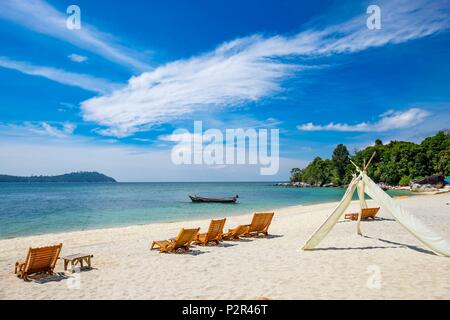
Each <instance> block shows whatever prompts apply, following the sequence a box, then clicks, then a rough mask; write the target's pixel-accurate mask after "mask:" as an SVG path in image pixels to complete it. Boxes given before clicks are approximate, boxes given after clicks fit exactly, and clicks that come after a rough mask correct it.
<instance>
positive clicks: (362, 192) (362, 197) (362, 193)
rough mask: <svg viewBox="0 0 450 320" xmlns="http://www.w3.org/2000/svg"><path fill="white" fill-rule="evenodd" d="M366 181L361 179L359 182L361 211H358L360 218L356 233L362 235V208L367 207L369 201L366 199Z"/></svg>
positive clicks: (357, 222)
mask: <svg viewBox="0 0 450 320" xmlns="http://www.w3.org/2000/svg"><path fill="white" fill-rule="evenodd" d="M364 187H365V185H364V182H363V181H362V180H360V181H359V182H358V187H357V188H358V198H359V212H358V220H357V221H356V234H358V235H360V236H362V232H361V217H362V210H363V209H365V208H367V203H366V199H365V190H364Z"/></svg>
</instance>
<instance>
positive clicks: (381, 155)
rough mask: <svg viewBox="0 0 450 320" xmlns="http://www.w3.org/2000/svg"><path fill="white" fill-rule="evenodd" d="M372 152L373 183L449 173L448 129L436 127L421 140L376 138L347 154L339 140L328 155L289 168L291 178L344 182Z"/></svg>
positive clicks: (403, 183)
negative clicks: (367, 145)
mask: <svg viewBox="0 0 450 320" xmlns="http://www.w3.org/2000/svg"><path fill="white" fill-rule="evenodd" d="M374 151H375V152H376V154H375V157H374V159H373V160H372V163H371V165H370V166H369V168H368V174H369V176H370V177H371V178H372V179H373V180H374V181H375V182H377V183H384V184H386V185H391V186H394V185H400V186H407V185H409V183H410V181H411V180H413V179H421V178H423V177H426V176H429V175H433V174H440V175H444V176H450V133H449V131H440V132H438V133H437V134H436V135H434V136H431V137H428V138H426V139H424V140H423V141H422V142H421V143H419V144H416V143H413V142H405V141H391V142H389V143H388V144H383V142H382V141H381V140H379V139H377V140H376V141H375V143H374V145H373V146H369V147H367V148H365V149H363V150H359V151H355V153H354V154H353V155H351V154H350V153H349V151H348V149H347V147H346V146H345V145H343V144H339V145H337V146H336V148H335V150H334V152H333V154H332V157H331V159H322V158H320V157H316V158H315V159H314V160H313V161H312V162H311V163H309V164H308V165H307V166H306V167H305V168H303V169H299V168H294V169H292V170H291V178H290V180H291V182H292V183H294V182H303V183H307V184H310V185H313V186H324V185H329V184H333V185H336V186H341V185H346V184H348V183H349V182H350V181H351V179H352V173H353V172H354V167H353V165H352V164H351V163H350V160H352V161H353V162H354V163H356V164H362V163H363V161H364V159H365V160H366V161H367V160H368V159H369V158H370V157H371V156H372V154H373V153H374Z"/></svg>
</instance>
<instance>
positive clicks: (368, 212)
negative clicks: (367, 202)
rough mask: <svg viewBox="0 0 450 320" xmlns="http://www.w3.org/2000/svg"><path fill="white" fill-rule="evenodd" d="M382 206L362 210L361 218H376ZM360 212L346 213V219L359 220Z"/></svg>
mask: <svg viewBox="0 0 450 320" xmlns="http://www.w3.org/2000/svg"><path fill="white" fill-rule="evenodd" d="M379 210H380V208H366V209H362V212H361V220H368V219H372V220H375V216H376V215H377V213H378V211H379ZM358 214H359V213H358V212H356V213H346V214H345V219H347V220H358Z"/></svg>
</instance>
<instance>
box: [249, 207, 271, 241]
mask: <svg viewBox="0 0 450 320" xmlns="http://www.w3.org/2000/svg"><path fill="white" fill-rule="evenodd" d="M273 215H274V212H257V213H254V214H253V219H252V223H250V224H249V226H248V231H247V233H246V234H245V235H246V236H258V235H259V234H260V233H262V234H263V235H265V236H267V235H268V232H267V230H268V229H269V226H270V224H271V222H272V218H273Z"/></svg>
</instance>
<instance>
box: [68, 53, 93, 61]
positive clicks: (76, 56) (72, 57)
mask: <svg viewBox="0 0 450 320" xmlns="http://www.w3.org/2000/svg"><path fill="white" fill-rule="evenodd" d="M67 57H68V58H69V59H70V60H71V61H73V62H78V63H83V62H85V61H87V59H88V58H87V57H85V56H82V55H79V54H76V53H72V54H69V55H68V56H67Z"/></svg>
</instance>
